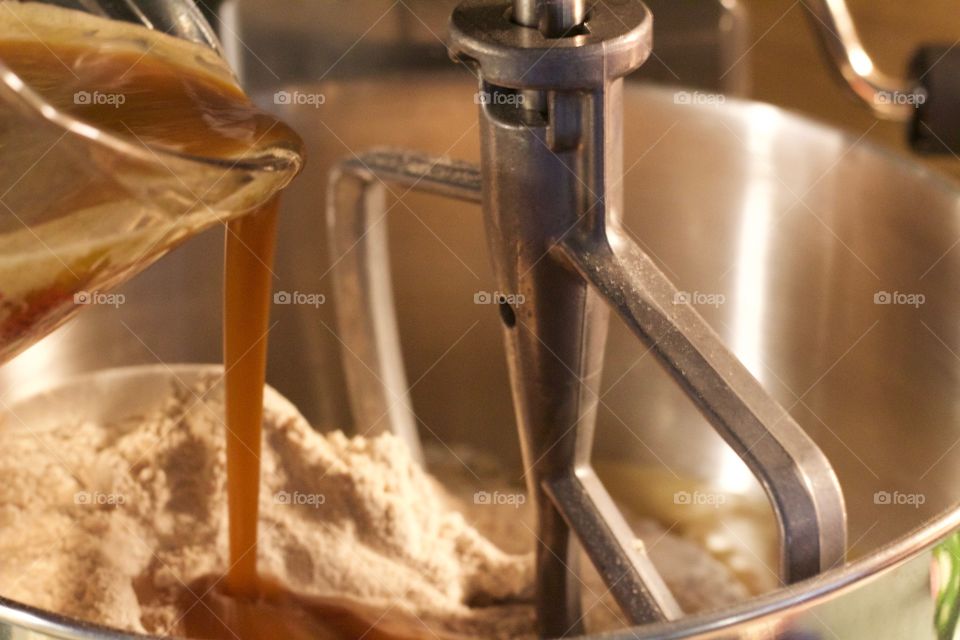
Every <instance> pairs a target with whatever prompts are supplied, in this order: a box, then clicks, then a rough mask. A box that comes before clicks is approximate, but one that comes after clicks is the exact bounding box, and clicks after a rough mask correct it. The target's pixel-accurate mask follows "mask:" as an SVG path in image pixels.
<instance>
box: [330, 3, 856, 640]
mask: <svg viewBox="0 0 960 640" xmlns="http://www.w3.org/2000/svg"><path fill="white" fill-rule="evenodd" d="M651 28H652V20H651V16H650V14H649V12H648V11H647V9H646V8H645V7H644V6H643V4H641V3H640V2H639V0H608V1H607V2H600V3H598V4H596V5H595V6H592V7H589V8H588V7H586V6H584V5H583V3H582V2H577V1H576V0H574V1H563V2H561V1H552V0H551V1H548V2H543V1H534V0H530V1H524V0H517V2H516V3H515V4H514V5H511V4H510V3H509V2H504V1H503V0H467V1H466V2H464V3H463V4H461V5H460V6H459V7H458V8H457V9H456V10H455V12H454V14H453V17H452V19H451V25H450V32H451V33H450V48H451V53H452V55H453V56H454V57H455V58H456V59H458V60H461V61H463V62H466V63H468V64H470V65H471V67H473V68H474V69H476V70H477V71H478V73H479V77H480V86H479V90H480V92H481V93H480V99H479V100H478V102H479V103H480V130H481V166H480V169H479V170H477V169H476V168H473V167H472V166H470V165H467V164H464V163H460V162H453V161H449V160H446V159H439V158H430V157H427V156H423V155H421V154H416V153H412V152H405V151H391V150H378V151H374V152H371V153H369V154H365V155H363V156H359V157H354V158H351V159H348V160H345V161H343V162H342V163H341V164H340V165H339V166H338V167H337V169H336V170H335V171H334V172H333V175H332V177H331V184H330V188H329V192H328V193H329V196H328V197H329V201H328V224H329V227H330V238H331V243H332V253H333V255H334V256H335V260H337V263H336V266H335V267H334V269H333V277H334V282H335V292H336V294H337V307H338V322H339V326H340V331H341V338H342V339H343V341H344V344H345V350H344V351H345V355H344V362H345V367H346V371H347V378H348V384H349V390H350V394H351V403H352V408H353V411H354V417H355V419H356V421H357V427H358V429H360V430H361V431H363V430H376V429H378V428H379V429H380V430H385V429H387V428H390V429H393V430H394V431H395V432H397V433H398V434H399V435H400V436H401V437H403V438H405V439H406V440H407V441H408V442H409V443H410V444H411V448H412V450H413V451H415V452H418V451H419V444H418V442H417V438H416V418H415V416H414V413H413V411H412V409H411V407H410V404H409V401H408V400H407V396H406V386H405V381H404V378H403V367H402V362H401V356H400V349H399V345H398V340H397V328H396V316H395V312H394V309H393V301H392V293H391V290H390V286H389V281H390V278H389V264H388V261H387V252H386V235H385V228H384V225H380V224H378V223H379V222H380V221H381V219H382V218H383V216H384V215H385V213H386V209H385V202H384V200H385V194H386V192H387V189H388V185H390V184H398V185H403V186H405V187H406V188H407V189H408V190H422V191H427V192H431V193H436V194H440V195H446V196H450V197H454V198H458V199H460V200H463V201H467V202H480V203H481V204H482V208H483V212H484V217H485V221H486V228H487V236H488V240H489V244H490V249H491V254H492V257H493V263H494V267H495V271H496V276H497V280H498V288H499V290H500V291H501V292H503V293H504V294H507V296H506V299H505V300H504V301H501V302H500V305H499V307H500V316H501V320H502V323H503V330H504V336H505V340H506V345H507V356H508V364H509V368H510V377H511V384H512V388H513V398H514V405H515V412H516V417H517V423H518V427H519V431H520V441H521V445H522V449H523V457H524V465H525V470H526V478H527V482H528V490H529V493H530V496H531V499H532V502H533V504H534V506H535V509H536V515H537V534H538V540H537V553H536V563H537V565H536V578H537V585H536V586H537V595H536V607H537V614H538V620H539V625H540V633H541V635H542V636H544V637H561V636H569V635H576V634H579V633H580V632H582V630H583V628H582V619H583V616H582V614H581V608H580V591H579V585H580V582H579V578H578V577H577V575H576V563H575V558H576V554H575V548H576V545H574V544H573V536H572V535H571V534H575V536H576V540H577V541H578V542H579V543H580V546H582V547H583V550H584V551H585V553H586V555H587V557H588V558H589V560H590V562H591V563H592V564H593V565H594V566H595V568H596V569H597V571H598V573H599V574H600V576H601V577H602V579H603V581H604V583H605V585H606V587H607V589H608V590H609V591H610V593H611V594H612V595H613V596H614V597H615V599H616V600H617V602H618V604H619V605H620V607H621V609H622V610H623V612H624V614H625V616H626V618H627V619H628V620H630V622H632V623H634V624H645V623H650V622H658V621H669V620H674V619H676V618H678V617H680V616H681V615H682V612H681V610H680V608H679V606H678V605H677V603H676V600H675V599H674V597H673V596H672V594H671V593H670V591H669V589H668V588H667V587H666V585H665V584H664V582H663V580H662V578H661V577H660V575H659V574H658V573H657V571H656V569H655V568H654V567H653V565H652V564H651V562H650V560H649V558H648V557H647V556H646V554H645V553H643V551H642V550H638V548H637V547H636V546H635V544H634V536H633V534H632V532H631V531H630V528H629V526H628V525H627V523H626V522H625V521H624V519H623V517H622V515H621V514H620V512H619V510H618V509H617V508H616V506H615V505H614V503H613V500H612V499H611V497H610V496H609V494H608V493H607V491H606V489H605V488H604V487H603V485H602V484H601V483H600V481H599V480H598V478H597V476H596V474H595V473H594V471H593V469H592V467H591V464H590V451H591V445H592V439H593V429H594V423H595V418H596V412H597V404H598V397H599V396H598V386H599V381H600V373H601V369H602V364H603V351H604V344H605V341H606V333H607V325H608V319H609V313H610V310H611V309H612V310H613V311H614V312H615V313H616V314H617V315H619V316H620V318H621V319H622V320H623V321H624V322H625V323H626V324H627V325H628V326H629V327H630V329H631V330H632V331H633V332H634V333H635V334H636V335H637V337H638V338H639V339H640V340H641V341H642V342H643V343H644V344H646V345H647V346H648V347H649V348H650V350H651V352H652V353H654V354H656V356H657V358H658V360H659V361H660V362H661V363H662V364H663V365H664V366H665V368H666V369H667V370H668V371H669V372H670V373H671V374H672V375H673V376H674V377H675V378H676V379H677V381H678V382H679V384H680V386H681V387H682V388H683V389H684V391H685V392H686V394H687V395H688V396H689V397H690V399H691V400H692V401H693V402H694V403H695V404H696V405H697V406H698V408H699V409H700V410H701V411H702V413H703V414H704V415H705V417H706V418H707V419H708V420H709V421H710V423H711V424H712V425H713V426H714V428H715V429H716V430H717V431H718V432H719V433H720V434H721V436H723V438H724V439H725V440H726V442H727V443H728V444H729V445H730V446H731V447H732V448H733V450H734V451H735V452H736V453H737V454H738V455H739V456H740V457H741V458H742V459H743V460H744V462H745V463H746V464H747V466H748V467H749V468H750V470H751V471H752V472H753V474H754V475H755V476H756V477H757V479H758V480H759V482H760V483H761V485H762V486H763V488H764V490H765V491H766V493H767V496H768V498H769V500H770V502H771V504H772V506H773V510H774V513H775V515H776V518H777V520H778V523H779V533H780V549H781V579H782V580H783V582H784V583H792V582H796V581H798V580H802V579H804V578H809V577H811V576H814V575H816V574H817V573H819V572H821V571H824V570H826V569H828V568H830V567H833V566H835V565H838V564H840V563H842V562H843V560H844V553H845V548H846V512H845V508H844V503H843V494H842V492H841V490H840V486H839V483H838V481H837V478H836V475H835V474H834V471H833V469H832V467H831V466H830V463H829V462H828V460H827V459H826V457H825V456H824V455H823V453H822V452H821V451H820V450H819V448H818V447H817V446H816V444H815V443H814V442H813V441H812V440H811V439H810V438H809V437H808V436H807V435H806V433H804V431H803V430H802V429H801V428H800V426H799V425H798V424H797V423H796V422H795V421H794V420H793V419H792V418H791V417H790V416H789V414H787V412H786V411H784V409H783V408H782V407H780V406H779V405H778V404H777V403H776V402H775V401H774V400H773V399H772V398H771V397H770V396H769V395H767V393H766V392H765V391H764V390H763V388H762V387H761V386H760V384H759V383H758V382H757V381H756V379H754V378H753V376H752V375H751V374H750V373H749V372H748V371H747V369H746V368H745V367H744V366H743V365H742V364H741V363H740V361H739V360H738V359H737V358H736V357H735V356H734V355H733V354H732V353H731V352H730V351H729V350H728V349H727V348H726V347H725V345H724V344H723V343H722V341H721V340H720V338H719V336H717V335H716V334H715V333H714V332H713V330H712V329H711V328H710V327H709V325H708V324H707V323H706V321H705V320H703V318H701V317H700V315H699V314H698V313H697V312H696V311H695V310H694V309H693V307H691V306H690V305H689V304H688V303H687V302H686V301H685V300H684V299H683V298H682V297H680V296H679V292H678V291H677V290H676V288H675V287H674V286H673V285H672V284H671V283H670V281H669V280H668V279H667V278H666V277H665V276H664V275H663V273H661V271H660V270H659V269H658V268H657V267H656V265H655V264H654V263H653V261H652V260H651V259H650V258H649V257H648V256H647V255H646V254H645V253H644V252H643V251H641V250H640V249H639V248H638V247H637V246H636V245H635V244H634V243H633V241H632V240H631V239H630V238H629V237H628V236H627V235H626V234H625V233H624V232H623V230H622V229H621V227H620V223H619V221H620V217H621V211H622V201H623V194H622V187H621V180H622V176H623V159H622V136H621V131H622V118H623V113H622V89H623V76H625V75H626V74H627V73H629V72H631V71H633V70H634V69H636V68H637V67H638V66H639V65H640V64H642V62H643V61H644V60H645V59H646V57H647V56H648V55H649V53H650V42H651ZM511 295H512V296H513V298H511ZM519 296H523V297H522V298H519ZM511 299H523V300H524V302H523V304H522V305H512V304H510V302H509V300H511Z"/></svg>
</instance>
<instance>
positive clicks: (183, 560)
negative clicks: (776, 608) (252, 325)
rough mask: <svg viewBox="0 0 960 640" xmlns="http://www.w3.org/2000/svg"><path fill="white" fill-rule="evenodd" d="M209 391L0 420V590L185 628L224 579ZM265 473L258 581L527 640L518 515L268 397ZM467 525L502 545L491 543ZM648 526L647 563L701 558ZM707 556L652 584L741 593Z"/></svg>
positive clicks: (177, 391)
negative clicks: (26, 420) (83, 414)
mask: <svg viewBox="0 0 960 640" xmlns="http://www.w3.org/2000/svg"><path fill="white" fill-rule="evenodd" d="M217 380H218V379H217V377H216V376H213V375H209V374H208V375H205V376H203V377H202V379H201V380H200V381H199V382H198V383H195V384H193V383H192V384H191V385H189V386H188V385H185V384H182V383H179V382H176V381H175V380H174V379H173V378H172V377H171V382H170V389H169V392H168V393H167V394H166V396H165V397H164V398H162V400H156V401H155V402H154V404H155V406H156V407H157V408H156V409H155V410H151V411H148V412H146V413H143V414H133V415H127V416H126V417H124V418H123V419H121V420H118V421H117V420H114V421H110V422H109V423H103V424H101V423H99V422H97V421H90V420H84V419H80V418H76V419H73V418H70V417H64V418H63V419H62V420H58V423H57V424H56V426H55V427H53V428H44V429H43V430H42V431H38V430H36V429H32V430H31V429H30V428H26V427H28V426H29V425H26V426H25V425H22V424H18V422H17V419H16V417H15V416H13V415H7V416H5V417H4V419H5V424H4V425H3V429H0V477H3V479H4V482H3V483H0V594H2V595H3V596H5V597H8V598H12V599H14V600H17V601H20V602H24V603H27V604H30V605H33V606H36V607H40V608H43V609H47V610H51V611H56V612H58V613H61V614H65V615H68V616H73V617H76V618H81V619H84V620H88V621H91V622H96V623H100V624H104V625H107V626H111V627H116V628H120V629H124V630H128V631H138V632H149V633H155V634H182V633H185V626H184V625H185V621H186V620H189V619H190V616H189V615H188V616H187V617H186V618H185V617H184V616H185V614H186V613H188V612H189V611H190V610H191V608H198V607H205V606H208V603H209V598H210V597H211V596H210V595H207V596H204V600H205V602H204V604H201V605H197V601H198V598H199V597H200V596H203V594H204V593H205V592H206V591H207V589H208V588H209V587H210V586H212V585H214V584H215V583H216V581H217V580H218V579H219V576H221V575H222V574H223V573H224V571H225V570H226V568H227V559H226V550H227V532H226V524H227V522H226V507H225V505H226V496H225V482H224V476H225V451H224V443H223V441H224V437H223V429H224V427H223V425H222V422H221V420H222V415H223V390H222V385H220V384H218V382H217ZM262 467H263V478H262V483H261V486H262V491H261V498H260V510H261V518H260V548H259V568H260V571H261V572H262V573H263V574H264V575H266V576H269V577H270V578H271V579H273V580H275V581H276V582H278V583H280V584H283V585H284V587H285V588H286V590H287V591H289V592H291V593H293V594H296V595H297V597H300V598H304V599H309V600H310V601H311V602H313V601H318V602H320V601H322V602H327V603H335V604H336V606H338V607H342V608H343V609H345V610H349V611H351V612H352V613H353V614H354V615H356V616H358V617H360V618H363V619H365V620H367V621H368V624H369V623H373V622H375V621H377V620H378V619H380V622H379V625H380V627H381V628H382V629H383V630H384V631H394V632H396V633H397V634H398V635H406V636H407V637H439V638H528V637H533V635H534V630H535V623H534V617H533V611H532V607H531V605H530V602H531V585H532V555H531V554H530V553H528V552H524V551H527V550H529V548H531V547H530V545H531V543H532V537H531V535H530V534H529V528H528V525H526V524H524V522H525V518H526V519H529V514H528V512H527V510H524V509H521V510H518V509H511V511H503V510H500V509H499V508H492V507H490V505H476V504H473V503H472V501H469V500H465V499H464V495H465V494H463V495H460V496H459V497H457V496H453V495H451V494H450V492H448V491H447V490H446V489H444V488H443V487H442V486H441V485H440V484H439V483H438V482H436V481H435V480H434V479H433V478H432V477H431V476H429V475H428V474H426V473H424V472H423V471H422V470H421V469H420V468H419V467H418V466H417V465H416V464H414V463H413V462H412V461H411V460H410V458H409V456H408V455H407V453H406V450H405V448H404V447H403V445H402V443H400V442H399V441H398V440H397V439H395V438H394V437H392V436H389V435H385V436H378V437H371V438H363V437H355V438H348V437H346V436H344V435H343V434H342V433H339V432H336V433H331V434H325V435H324V434H319V433H317V432H315V431H314V430H312V429H311V427H310V426H309V425H308V424H307V422H306V421H305V420H304V419H303V417H302V416H300V414H299V413H298V412H297V411H296V409H295V408H294V407H293V406H292V405H290V404H289V403H288V402H287V401H286V400H285V399H283V398H282V397H281V396H279V395H278V394H276V393H275V392H273V391H269V390H268V393H267V395H266V398H265V415H264V450H263V456H262ZM451 484H452V486H453V487H454V493H456V483H455V482H454V483H451ZM484 506H486V507H490V508H486V509H484V508H483V507H484ZM454 507H456V508H454ZM461 511H462V512H463V513H461ZM463 514H466V517H465V516H464V515H463ZM468 519H469V520H471V521H474V522H475V523H476V525H477V527H479V528H480V529H486V530H487V532H488V535H490V536H491V537H492V538H494V539H499V540H501V541H508V542H507V543H505V544H501V546H499V547H498V546H496V545H495V544H494V542H492V541H491V540H490V539H488V538H487V537H486V536H485V535H483V534H481V533H480V532H479V531H478V529H477V528H475V527H474V526H472V525H471V524H470V523H469V522H468ZM507 523H512V524H507ZM647 526H648V529H649V528H650V527H653V529H650V530H648V531H647V534H646V535H645V539H649V540H651V541H654V542H656V543H657V544H654V545H652V549H651V554H652V557H653V559H654V561H655V562H656V563H658V566H661V565H664V564H666V565H670V564H671V562H670V558H671V557H672V558H675V559H676V558H679V562H682V563H685V564H689V563H690V562H693V563H694V564H697V562H701V561H704V556H706V554H704V553H703V552H698V550H697V549H696V548H695V547H694V548H691V547H692V545H689V543H685V542H683V541H680V540H679V539H675V538H672V536H669V535H666V534H665V532H663V531H662V530H659V529H656V527H655V526H653V525H650V523H647ZM498 531H499V533H498ZM511 540H512V541H513V542H512V543H510V542H509V541H511ZM664 540H666V541H667V544H666V545H664V544H662V542H663V541H664ZM517 541H523V542H522V543H519V544H518V543H517ZM509 544H513V545H514V547H513V548H510V547H509V546H508V545H509ZM677 545H679V547H678V546H677ZM648 546H651V545H650V543H649V542H648ZM503 548H505V549H508V550H509V551H511V552H510V553H508V552H507V551H504V550H501V549H503ZM657 549H660V550H661V551H660V552H658V551H657ZM671 549H672V551H671ZM678 549H679V550H680V551H679V552H678ZM663 550H666V552H667V555H666V556H665V555H663V553H664V552H663ZM670 554H673V555H670ZM709 560H710V559H709V558H707V559H706V561H704V562H706V564H700V565H698V566H701V567H702V566H708V570H707V571H706V573H704V572H703V571H700V573H693V574H691V573H690V571H688V570H685V569H683V567H681V566H680V565H679V562H675V563H673V565H674V566H673V568H672V570H669V571H666V573H667V576H666V578H667V582H668V584H670V585H671V586H673V587H675V586H676V585H680V584H682V583H684V580H683V579H681V578H682V576H684V575H685V576H687V577H688V578H689V576H691V575H694V576H698V577H697V580H695V581H691V580H689V579H687V580H686V586H687V588H688V589H689V590H691V592H692V593H695V594H696V593H700V592H702V591H709V592H710V593H711V594H713V595H706V596H704V595H703V594H702V593H700V595H699V596H697V597H695V598H693V599H691V598H690V597H686V598H685V599H684V598H683V597H682V598H681V602H683V603H684V604H685V605H686V606H688V607H689V606H690V605H691V603H693V604H694V605H695V606H696V607H697V608H704V607H709V606H719V605H721V604H725V603H728V602H730V601H732V600H735V599H737V598H742V597H745V596H746V594H745V592H744V591H743V589H742V587H739V585H736V584H735V583H733V582H732V581H731V579H730V577H729V575H728V574H726V573H724V571H723V567H722V565H719V564H718V563H715V561H714V564H716V565H717V566H714V565H711V564H710V562H709ZM664 568H665V567H664V566H661V570H664ZM704 575H706V576H707V577H708V579H707V583H706V586H705V587H703V588H698V586H697V584H694V583H695V582H702V581H703V579H704ZM677 576H681V578H678V577H677ZM587 579H588V581H589V582H590V584H592V585H593V587H592V588H590V589H588V591H589V592H592V593H593V594H594V595H595V599H596V600H597V602H594V603H593V604H592V605H587V606H588V607H589V609H591V610H594V613H593V614H591V620H593V621H594V625H602V626H608V625H616V624H619V623H620V622H619V619H618V617H617V616H616V615H615V614H613V612H614V611H615V610H616V607H615V606H613V605H612V604H611V603H609V602H608V600H609V599H608V598H601V597H600V594H602V593H603V591H604V590H603V589H602V587H600V585H599V581H598V580H596V579H595V578H593V579H592V580H591V579H590V578H589V576H587ZM698 598H699V600H698ZM600 600H602V602H599V601H600ZM214 606H215V605H214ZM688 610H689V609H688ZM381 616H382V617H381ZM281 617H282V616H281ZM591 626H593V625H591ZM427 629H429V631H427ZM314 637H320V636H319V634H317V635H315V636H314ZM322 637H327V636H322ZM329 637H335V636H333V635H331V636H329Z"/></svg>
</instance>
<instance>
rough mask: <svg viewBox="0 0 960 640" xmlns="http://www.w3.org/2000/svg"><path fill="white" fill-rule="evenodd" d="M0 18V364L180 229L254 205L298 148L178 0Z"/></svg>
mask: <svg viewBox="0 0 960 640" xmlns="http://www.w3.org/2000/svg"><path fill="white" fill-rule="evenodd" d="M64 7H66V8H64ZM0 26H2V29H0V33H2V34H3V36H2V37H0V148H2V149H3V155H2V156H0V362H4V361H6V360H8V359H9V358H11V357H12V356H13V355H15V354H16V353H18V352H20V351H22V350H23V349H24V348H26V347H28V346H30V345H31V344H33V343H34V342H36V341H37V340H38V339H40V338H41V337H43V336H44V335H46V334H47V333H49V332H50V331H52V330H53V329H54V328H56V327H57V326H59V325H60V324H62V323H63V322H64V321H66V320H67V319H68V318H69V317H70V316H71V315H72V314H73V313H75V312H76V311H78V310H79V309H81V308H83V307H84V306H85V305H89V304H113V303H115V302H116V300H115V299H114V298H112V297H111V296H112V295H113V294H111V293H110V290H111V288H113V287H115V286H116V285H118V284H119V283H122V282H124V281H125V280H127V279H129V278H131V277H132V276H134V275H135V274H137V273H139V272H140V271H142V270H143V269H145V268H146V267H147V266H149V265H150V264H152V263H153V262H155V261H156V260H158V259H159V258H160V257H162V256H163V255H165V254H166V253H167V252H169V251H170V250H171V249H172V248H174V247H175V246H177V245H178V244H179V243H181V242H183V241H184V240H186V239H187V238H190V237H192V236H193V235H195V234H197V233H199V232H201V231H203V230H204V229H206V228H208V227H210V226H212V225H214V224H217V223H222V222H225V221H227V220H229V219H232V218H236V217H238V216H242V215H245V214H247V213H250V212H253V211H257V210H258V209H260V208H261V207H262V206H263V205H264V204H265V203H266V202H268V201H270V200H271V198H272V197H273V196H274V195H275V194H276V193H277V192H278V191H279V190H280V189H282V188H283V187H284V186H285V185H286V184H287V183H289V181H290V180H291V179H292V178H293V177H294V176H295V175H296V173H297V172H298V171H299V169H300V166H301V163H302V156H301V148H300V141H299V138H297V136H296V134H294V133H293V132H292V131H291V130H289V129H287V128H286V127H285V126H284V125H282V124H281V123H279V122H278V121H276V120H275V119H273V118H271V117H270V116H267V115H266V114H264V113H262V112H260V111H258V110H257V109H256V108H255V107H253V105H252V103H250V101H249V99H247V98H246V96H245V95H244V94H243V92H242V90H241V89H240V88H239V86H238V84H237V81H236V79H235V77H234V75H233V73H232V71H231V70H230V68H229V67H228V66H227V64H226V62H224V60H223V58H222V56H221V54H220V45H219V43H218V41H217V38H216V35H215V34H214V32H213V29H212V28H211V27H210V25H209V24H208V23H207V22H206V21H205V20H204V18H203V17H202V15H201V14H200V12H199V11H198V10H197V8H196V6H195V5H194V4H193V3H192V2H190V1H189V0H165V1H162V2H157V1H154V0H135V1H130V2H125V3H115V2H107V1H103V2H82V3H81V2H78V1H76V0H73V1H69V2H62V1H61V2H56V3H55V5H54V4H53V3H50V4H47V3H41V2H26V3H21V2H12V1H4V0H0ZM144 26H146V27H148V29H144V28H143V27H144ZM211 123H212V124H211ZM211 132H212V133H211Z"/></svg>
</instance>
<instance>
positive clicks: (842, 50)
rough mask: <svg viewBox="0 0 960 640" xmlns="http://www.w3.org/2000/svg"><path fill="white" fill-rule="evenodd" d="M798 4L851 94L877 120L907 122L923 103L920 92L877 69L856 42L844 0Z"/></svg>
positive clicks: (907, 80)
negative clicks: (858, 99) (865, 106)
mask: <svg viewBox="0 0 960 640" xmlns="http://www.w3.org/2000/svg"><path fill="white" fill-rule="evenodd" d="M802 4H803V6H804V8H805V9H806V10H807V14H808V15H809V16H810V25H811V26H812V27H813V30H814V31H815V32H816V34H817V35H818V36H819V39H820V44H821V46H822V47H823V49H824V51H825V52H826V54H827V56H828V58H829V59H830V62H831V63H832V65H833V68H834V69H835V70H836V72H837V74H838V75H839V76H840V78H841V79H842V81H843V82H844V83H845V84H846V85H847V86H848V87H849V89H850V90H851V91H852V92H853V94H854V95H855V96H857V97H858V98H860V99H861V100H862V101H863V102H864V103H865V104H866V105H867V107H869V108H870V110H871V111H873V113H874V114H875V115H876V116H877V117H878V118H885V119H888V120H897V121H900V122H907V121H909V120H911V119H912V118H913V117H914V114H915V112H916V106H917V104H922V103H923V101H924V98H925V94H924V93H923V89H922V88H921V86H920V85H919V84H918V83H917V82H916V81H915V80H914V79H911V78H896V77H892V76H889V75H887V74H885V73H883V72H882V71H880V70H879V69H877V67H876V65H874V63H873V60H872V59H871V58H870V55H869V54H868V53H867V51H866V49H865V48H864V46H863V44H862V43H861V42H860V36H859V34H858V33H857V28H856V25H855V24H854V22H853V18H852V17H851V15H850V10H849V9H848V8H847V2H846V0H807V1H806V2H803V3H802Z"/></svg>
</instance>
